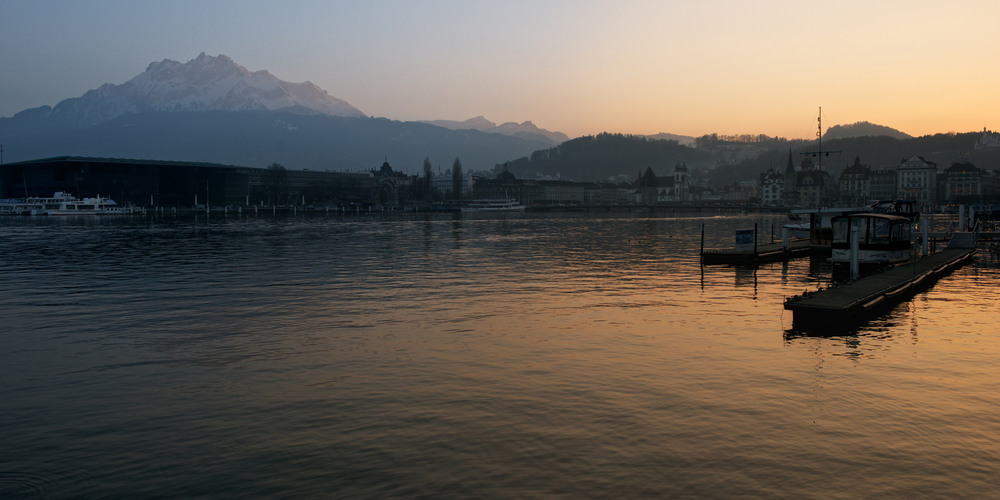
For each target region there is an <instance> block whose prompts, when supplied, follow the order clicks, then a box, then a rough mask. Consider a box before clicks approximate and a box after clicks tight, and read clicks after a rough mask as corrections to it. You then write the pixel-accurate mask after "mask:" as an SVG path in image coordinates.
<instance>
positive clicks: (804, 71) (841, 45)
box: [0, 0, 1000, 139]
mask: <svg viewBox="0 0 1000 500" xmlns="http://www.w3.org/2000/svg"><path fill="white" fill-rule="evenodd" d="M8 11H9V12H8V15H7V19H8V20H11V19H16V20H17V21H18V22H16V23H13V22H12V23H9V24H10V26H5V29H4V30H0V40H3V41H4V43H6V46H8V47H24V49H22V50H19V51H17V52H16V53H8V54H5V55H4V56H3V60H2V61H0V65H2V67H3V68H4V70H5V71H4V76H3V77H2V78H0V92H2V94H3V95H4V96H5V99H4V100H3V102H2V103H0V116H5V117H7V116H12V115H13V114H14V113H16V112H19V111H22V110H24V109H28V108H32V107H37V106H42V105H50V106H54V105H55V104H57V103H58V102H59V101H61V100H63V99H67V98H73V97H79V96H80V95H82V94H83V93H84V92H86V91H87V90H90V89H95V88H98V87H99V86H100V85H102V84H104V83H113V84H120V83H123V82H125V81H127V80H128V79H130V78H132V77H133V76H135V75H137V74H139V73H141V72H142V71H143V70H144V69H145V68H146V66H147V65H148V64H149V63H150V62H154V61H159V60H161V59H165V58H167V59H175V60H178V61H181V62H184V61H187V60H190V59H192V58H194V57H196V56H197V54H199V53H200V52H203V51H204V52H206V53H208V54H211V55H218V54H225V55H227V56H229V57H232V58H233V60H234V61H236V62H237V63H238V64H241V65H243V66H245V67H247V68H248V69H250V70H251V71H257V70H268V71H270V72H271V73H273V74H274V75H275V76H277V77H278V78H281V79H283V80H287V81H292V82H302V81H306V80H308V81H311V82H313V83H315V84H316V85H318V86H320V87H321V88H323V89H324V90H326V91H327V92H329V93H330V95H332V96H335V97H337V98H340V99H343V100H345V101H347V102H349V103H351V104H352V105H354V106H356V107H357V108H359V109H361V110H362V111H363V112H365V113H366V114H368V115H370V116H380V117H386V118H390V119H394V120H404V121H409V120H436V119H448V120H458V121H461V120H466V119H468V118H472V117H474V116H477V115H482V116H485V117H486V118H487V119H489V120H491V121H494V122H496V123H503V122H518V123H520V122H523V121H528V120H530V121H532V122H533V123H535V125H537V126H539V127H541V128H545V129H548V130H553V131H560V132H563V133H565V134H567V135H568V136H570V137H578V136H582V135H594V134H598V133H601V132H612V133H619V132H620V133H626V134H642V135H649V134H657V133H661V132H663V133H672V134H679V135H687V136H693V137H698V136H701V135H704V134H711V133H719V134H727V135H737V134H764V135H768V136H772V137H773V136H779V137H785V138H788V139H812V138H814V137H815V133H816V113H817V109H818V108H819V107H822V108H823V125H824V131H825V129H826V128H828V127H830V126H833V125H847V124H851V123H855V122H860V121H868V122H871V123H875V124H879V125H885V126H888V127H892V128H895V129H897V130H900V131H902V132H905V133H907V134H910V135H913V136H922V135H928V134H935V133H947V132H974V131H979V130H982V129H983V128H989V129H995V128H996V127H997V126H996V121H995V118H994V117H995V116H997V114H998V111H1000V100H998V99H997V98H996V88H997V83H998V82H1000V69H998V68H997V67H996V65H995V64H993V61H995V60H996V59H997V56H998V55H1000V54H998V52H1000V36H998V35H997V34H996V31H995V30H994V28H993V26H992V25H991V22H992V20H993V19H996V18H997V17H998V15H1000V4H997V3H996V2H991V1H982V0H959V1H957V2H950V3H947V4H941V3H939V2H930V1H924V0H920V1H908V2H905V3H898V4H897V3H895V2H894V3H890V4H884V3H877V4H876V3H873V2H861V1H857V0H851V1H848V2H843V3H841V4H838V5H837V6H836V9H835V10H834V9H832V8H831V9H824V8H821V7H818V6H815V5H812V4H810V5H804V4H801V3H798V2H792V1H766V2H756V3H752V4H751V3H743V2H734V1H726V0H717V1H707V2H698V3H696V4H695V3H690V4H689V3H687V2H641V1H626V2H619V3H616V4H614V5H611V4H606V3H603V2H597V1H586V2H579V1H576V2H569V1H545V2H521V1H517V2H505V3H503V4H488V5H482V4H479V3H469V2H454V1H436V2H423V3H419V4H412V3H405V2H391V1H384V2H337V3H334V4H331V3H327V2H299V3H294V4H281V3H272V2H266V1H256V2H229V1H220V2H213V3H211V4H208V5H204V4H201V3H197V2H189V1H178V2H172V3H169V4H155V5H146V4H136V3H129V2H123V1H97V2H88V3H86V4H82V3H75V2H66V3H55V4H53V3H44V2H25V3H22V4H15V5H12V6H10V8H9V9H8Z"/></svg>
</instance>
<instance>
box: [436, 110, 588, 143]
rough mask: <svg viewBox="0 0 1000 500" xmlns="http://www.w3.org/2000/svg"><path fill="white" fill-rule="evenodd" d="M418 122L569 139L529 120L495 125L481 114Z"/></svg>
mask: <svg viewBox="0 0 1000 500" xmlns="http://www.w3.org/2000/svg"><path fill="white" fill-rule="evenodd" d="M420 123H427V124H429V125H434V126H436V127H442V128H446V129H448V130H478V131H480V132H486V133H498V134H504V135H521V134H533V135H541V136H543V137H546V138H548V139H549V140H550V141H552V143H553V144H559V143H563V142H566V141H568V140H569V136H567V135H566V134H564V133H562V132H553V131H550V130H546V129H543V128H539V127H538V126H537V125H535V124H534V123H532V122H531V121H530V120H529V121H524V122H521V123H517V122H505V123H501V124H500V125H497V124H496V123H494V122H492V121H490V120H488V119H487V118H486V117H484V116H483V115H478V116H475V117H472V118H469V119H468V120H464V121H456V120H421V121H420Z"/></svg>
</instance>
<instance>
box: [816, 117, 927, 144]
mask: <svg viewBox="0 0 1000 500" xmlns="http://www.w3.org/2000/svg"><path fill="white" fill-rule="evenodd" d="M879 136H886V137H892V138H894V139H912V138H913V136H911V135H909V134H906V133H904V132H900V131H899V130H896V129H894V128H892V127H886V126H885V125H876V124H874V123H869V122H866V121H864V122H857V123H852V124H850V125H834V126H832V127H830V128H828V129H827V130H826V133H825V134H823V140H824V141H829V140H834V139H848V138H851V137H879Z"/></svg>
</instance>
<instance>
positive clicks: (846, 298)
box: [785, 248, 975, 330]
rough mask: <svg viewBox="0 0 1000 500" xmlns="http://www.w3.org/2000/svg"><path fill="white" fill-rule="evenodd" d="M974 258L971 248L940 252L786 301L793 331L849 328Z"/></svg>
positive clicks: (924, 287) (906, 297)
mask: <svg viewBox="0 0 1000 500" xmlns="http://www.w3.org/2000/svg"><path fill="white" fill-rule="evenodd" d="M974 254H975V249H974V248H972V249H970V248H956V249H948V250H943V251H941V252H938V253H934V254H930V255H928V256H926V257H923V258H921V259H918V260H916V261H913V262H910V263H906V264H900V265H898V266H896V267H895V268H893V269H890V270H888V271H885V272H882V273H878V274H874V275H871V276H867V277H864V278H861V279H859V280H857V281H855V282H853V283H849V284H844V285H839V286H835V287H832V288H827V289H825V290H820V291H817V292H806V293H804V294H802V295H798V296H795V297H789V298H787V299H786V300H785V309H788V310H791V311H792V313H793V314H794V316H793V319H792V327H793V328H795V329H803V330H833V329H846V328H850V327H851V326H855V325H857V324H859V323H861V322H864V321H866V320H868V319H870V318H871V317H872V316H874V315H876V314H878V313H880V312H882V311H884V310H886V309H888V308H890V307H892V306H894V305H896V304H898V303H900V302H902V301H903V300H906V299H908V298H910V297H912V296H913V295H915V294H916V293H917V292H919V291H921V290H924V289H926V288H927V287H929V286H930V285H932V284H933V283H934V282H935V281H937V280H938V278H940V277H942V276H944V275H946V274H948V273H950V272H951V271H953V270H954V269H957V268H959V267H961V266H962V265H964V264H965V263H967V262H968V261H969V260H971V259H972V256H973V255H974Z"/></svg>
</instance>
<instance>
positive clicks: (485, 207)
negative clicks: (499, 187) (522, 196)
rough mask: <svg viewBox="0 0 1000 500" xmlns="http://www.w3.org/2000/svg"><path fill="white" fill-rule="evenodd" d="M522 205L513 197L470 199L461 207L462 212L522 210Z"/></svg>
mask: <svg viewBox="0 0 1000 500" xmlns="http://www.w3.org/2000/svg"><path fill="white" fill-rule="evenodd" d="M524 208H525V207H524V205H523V204H521V203H518V201H517V200H515V199H513V198H501V199H493V200H472V201H470V202H469V203H467V204H466V205H464V206H463V207H462V211H463V212H523V211H524Z"/></svg>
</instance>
